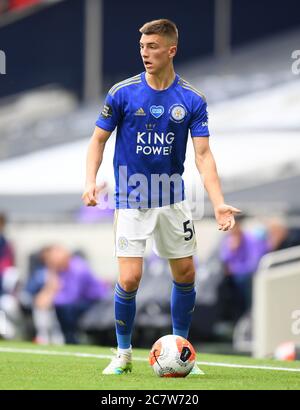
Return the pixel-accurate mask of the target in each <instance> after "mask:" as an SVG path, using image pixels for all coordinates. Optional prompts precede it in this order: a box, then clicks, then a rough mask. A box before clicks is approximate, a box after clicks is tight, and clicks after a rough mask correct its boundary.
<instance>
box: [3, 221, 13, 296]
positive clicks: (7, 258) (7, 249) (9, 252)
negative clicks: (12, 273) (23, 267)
mask: <svg viewBox="0 0 300 410" xmlns="http://www.w3.org/2000/svg"><path fill="white" fill-rule="evenodd" d="M5 225H6V217H5V215H4V214H0V295H1V294H2V293H4V289H3V281H4V276H5V275H7V274H8V272H9V269H8V268H11V267H13V266H14V265H15V262H14V252H13V248H12V246H11V245H10V243H9V242H8V241H7V239H6V238H5V236H4V229H5Z"/></svg>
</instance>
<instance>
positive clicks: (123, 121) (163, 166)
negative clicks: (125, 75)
mask: <svg viewBox="0 0 300 410" xmlns="http://www.w3.org/2000/svg"><path fill="white" fill-rule="evenodd" d="M96 125H97V126H98V127H100V128H102V129H104V130H107V131H113V130H114V129H115V127H117V135H116V144H115V153H114V173H115V181H116V189H115V201H116V207H117V208H154V207H159V206H164V205H169V204H172V203H176V202H180V201H182V200H183V199H184V198H185V195H184V182H183V179H182V174H183V171H184V161H185V154H186V145H187V139H188V133H189V131H190V134H191V136H192V137H208V136H209V131H208V115H207V104H206V100H205V97H204V95H203V94H201V93H200V92H199V91H197V90H196V89H195V88H194V87H192V86H191V85H190V84H189V83H188V82H187V81H185V80H183V79H182V78H180V77H179V76H178V75H177V74H176V77H175V80H174V81H173V83H172V84H171V85H170V86H169V87H168V88H167V89H165V90H155V89H153V88H151V87H150V86H149V84H148V83H147V81H146V77H145V72H143V73H141V74H138V75H136V76H134V77H131V78H129V79H127V80H125V81H122V82H120V83H118V84H116V85H114V86H113V87H112V88H111V89H110V91H109V92H108V94H107V97H106V100H105V104H104V107H103V110H102V112H101V114H100V115H99V118H98V120H97V121H96Z"/></svg>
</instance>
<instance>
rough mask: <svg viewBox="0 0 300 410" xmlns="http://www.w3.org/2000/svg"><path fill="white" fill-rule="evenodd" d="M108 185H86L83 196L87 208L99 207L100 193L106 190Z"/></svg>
mask: <svg viewBox="0 0 300 410" xmlns="http://www.w3.org/2000/svg"><path fill="white" fill-rule="evenodd" d="M105 186H106V184H105V183H103V184H101V185H99V186H97V185H96V183H90V184H88V185H86V187H85V190H84V193H83V194H82V196H81V199H82V200H83V203H84V205H86V206H96V205H98V199H97V198H98V196H99V194H100V192H101V191H102V190H103V189H104V188H105Z"/></svg>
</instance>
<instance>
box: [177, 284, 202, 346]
mask: <svg viewBox="0 0 300 410" xmlns="http://www.w3.org/2000/svg"><path fill="white" fill-rule="evenodd" d="M195 298H196V292H195V287H194V282H193V283H177V282H175V281H173V288H172V295H171V315H172V324H173V335H178V336H182V337H184V338H185V339H187V338H188V334H189V329H190V325H191V321H192V314H193V311H194V307H195Z"/></svg>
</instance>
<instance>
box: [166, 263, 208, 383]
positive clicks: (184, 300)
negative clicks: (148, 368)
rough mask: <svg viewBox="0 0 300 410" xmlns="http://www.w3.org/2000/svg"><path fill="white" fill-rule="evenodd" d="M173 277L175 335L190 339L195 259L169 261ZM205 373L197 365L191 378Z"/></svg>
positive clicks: (172, 297) (193, 305)
mask: <svg viewBox="0 0 300 410" xmlns="http://www.w3.org/2000/svg"><path fill="white" fill-rule="evenodd" d="M169 263H170V267H171V272H172V275H173V287H172V295H171V315H172V325H173V335H179V336H182V337H184V338H185V339H187V338H188V335H189V329H190V326H191V322H192V315H193V311H194V307H195V299H196V291H195V286H194V283H195V267H194V262H193V257H192V256H188V257H186V258H180V259H169ZM201 374H204V372H203V371H202V370H201V369H200V368H199V367H198V365H197V364H196V363H195V365H194V367H193V369H192V370H191V372H190V374H189V375H190V376H198V375H201Z"/></svg>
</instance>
